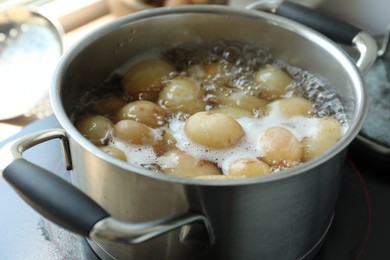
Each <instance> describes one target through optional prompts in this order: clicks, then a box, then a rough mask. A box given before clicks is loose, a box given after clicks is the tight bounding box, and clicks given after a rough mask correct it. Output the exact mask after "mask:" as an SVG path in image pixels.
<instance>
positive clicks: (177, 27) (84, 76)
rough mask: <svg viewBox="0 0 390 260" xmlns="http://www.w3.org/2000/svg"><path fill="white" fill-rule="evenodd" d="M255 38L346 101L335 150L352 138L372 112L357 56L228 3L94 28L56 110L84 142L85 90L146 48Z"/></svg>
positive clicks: (66, 65)
mask: <svg viewBox="0 0 390 260" xmlns="http://www.w3.org/2000/svg"><path fill="white" fill-rule="evenodd" d="M219 40H225V41H233V42H242V43H248V44H251V45H253V46H255V47H258V48H261V49H264V50H266V51H268V52H270V53H271V54H272V55H273V56H275V57H278V58H281V59H282V60H284V61H286V62H287V63H289V64H291V65H293V66H296V67H299V68H302V69H304V70H307V71H309V72H310V73H312V74H314V75H315V76H316V77H318V78H319V79H320V80H322V81H323V83H324V84H325V85H326V86H327V87H329V88H331V89H332V90H333V91H335V92H336V93H337V94H338V95H339V96H340V97H341V99H342V100H343V102H344V106H345V110H346V113H347V117H348V119H349V121H350V122H349V126H350V127H349V130H348V131H347V133H346V135H345V136H344V138H343V140H342V141H341V142H339V143H338V144H337V145H336V147H334V148H332V150H333V152H331V153H337V152H339V151H340V150H342V149H343V148H345V146H347V145H348V144H349V142H351V141H352V139H353V138H354V137H355V135H357V133H358V131H359V130H360V127H361V125H362V123H363V119H364V118H363V117H364V116H363V114H364V113H363V112H364V111H365V110H366V104H365V103H366V102H365V100H364V92H365V88H364V83H363V80H362V77H361V75H360V73H359V72H358V70H357V68H356V66H355V65H354V63H353V61H352V60H350V58H349V57H348V56H347V55H345V54H344V52H343V51H342V49H341V48H339V47H338V46H337V45H336V44H335V43H333V42H332V41H330V40H328V39H327V38H325V37H323V36H322V35H320V34H319V33H317V32H315V31H313V30H311V29H308V28H307V27H304V26H302V25H300V24H298V23H295V22H293V21H290V20H287V19H285V18H281V17H278V16H276V15H273V14H268V13H264V12H260V11H246V10H236V9H233V8H229V7H223V6H207V7H201V6H200V7H179V8H173V9H168V8H161V9H154V10H151V11H145V12H139V13H136V14H132V15H129V16H126V17H123V18H120V19H118V20H116V21H114V22H111V23H110V24H108V25H106V26H104V27H102V28H101V29H99V30H97V31H95V32H93V33H91V34H90V35H88V36H87V37H86V38H84V39H83V40H82V41H81V42H80V43H79V44H77V45H76V46H75V47H73V48H72V49H71V50H70V51H68V52H67V53H66V54H65V56H64V57H63V60H62V62H61V63H60V65H59V67H58V68H57V73H56V75H55V78H54V85H53V91H52V102H53V106H54V109H55V113H56V116H57V117H58V118H59V121H60V122H61V124H62V125H63V126H64V128H66V130H67V131H68V132H69V133H70V135H72V137H75V138H76V139H78V141H80V142H82V143H86V142H87V141H86V140H80V138H81V135H79V134H78V133H77V131H76V130H75V128H74V127H73V125H72V122H71V120H70V119H71V117H72V114H73V113H74V110H75V109H76V108H77V107H78V106H77V105H78V102H79V100H80V96H81V95H82V94H83V93H85V92H86V91H88V90H89V89H90V88H91V87H93V86H96V85H98V84H99V83H101V82H103V81H104V80H106V79H107V78H108V77H109V76H110V75H111V74H112V73H113V72H114V71H116V70H117V69H119V68H121V67H122V66H123V65H124V64H126V63H128V62H129V60H131V59H132V58H134V57H136V56H138V55H139V54H140V53H148V52H155V51H159V50H164V49H170V48H173V47H176V46H181V45H194V44H201V43H208V42H213V41H219Z"/></svg>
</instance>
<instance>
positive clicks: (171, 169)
mask: <svg viewBox="0 0 390 260" xmlns="http://www.w3.org/2000/svg"><path fill="white" fill-rule="evenodd" d="M164 158H165V159H166V160H169V161H170V163H169V164H170V165H169V166H168V167H162V169H161V172H163V173H166V174H170V175H174V176H180V177H192V178H193V177H198V176H203V175H221V174H222V172H221V170H220V169H219V168H218V167H217V166H216V165H215V164H213V163H211V162H209V161H205V160H198V159H196V158H194V157H193V156H191V155H190V154H188V153H185V152H183V151H180V150H173V151H170V152H168V153H167V154H166V155H164Z"/></svg>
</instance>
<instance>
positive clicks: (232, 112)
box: [209, 107, 253, 118]
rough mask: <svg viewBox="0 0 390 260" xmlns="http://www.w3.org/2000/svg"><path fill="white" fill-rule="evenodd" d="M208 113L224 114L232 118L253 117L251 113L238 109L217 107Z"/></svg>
mask: <svg viewBox="0 0 390 260" xmlns="http://www.w3.org/2000/svg"><path fill="white" fill-rule="evenodd" d="M209 112H212V113H220V114H225V115H228V116H230V117H233V118H240V117H253V114H252V113H251V112H249V111H248V110H245V109H242V108H239V107H217V108H214V109H211V110H209Z"/></svg>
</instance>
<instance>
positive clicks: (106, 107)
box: [95, 94, 127, 116]
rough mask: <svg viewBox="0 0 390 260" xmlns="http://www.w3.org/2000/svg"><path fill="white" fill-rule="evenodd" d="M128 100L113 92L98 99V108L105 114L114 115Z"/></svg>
mask: <svg viewBox="0 0 390 260" xmlns="http://www.w3.org/2000/svg"><path fill="white" fill-rule="evenodd" d="M126 103H127V102H126V101H125V100H123V99H122V98H121V97H119V96H115V95H113V94H107V95H103V96H102V97H100V98H99V99H98V100H97V101H96V104H95V106H96V110H97V111H99V113H100V114H102V115H104V116H112V115H114V114H115V113H116V112H117V111H118V110H119V109H121V108H122V107H123V106H125V105H126Z"/></svg>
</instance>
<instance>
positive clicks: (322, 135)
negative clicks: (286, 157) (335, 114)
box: [302, 117, 342, 162]
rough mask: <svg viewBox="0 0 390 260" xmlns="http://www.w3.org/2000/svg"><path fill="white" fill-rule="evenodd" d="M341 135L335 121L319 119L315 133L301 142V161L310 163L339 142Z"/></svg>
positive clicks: (337, 123)
mask: <svg viewBox="0 0 390 260" xmlns="http://www.w3.org/2000/svg"><path fill="white" fill-rule="evenodd" d="M341 134H342V131H341V125H340V123H339V122H338V121H337V120H336V119H334V118H331V117H324V118H321V119H320V121H319V123H318V131H317V133H316V134H315V135H314V136H308V137H305V138H304V139H303V140H302V143H303V146H304V149H303V158H302V159H303V161H305V162H306V161H310V160H312V159H314V158H316V157H318V156H320V155H321V154H323V153H324V152H325V151H327V150H328V149H330V148H331V147H333V146H334V145H335V144H336V143H337V142H338V140H340V138H341Z"/></svg>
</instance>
